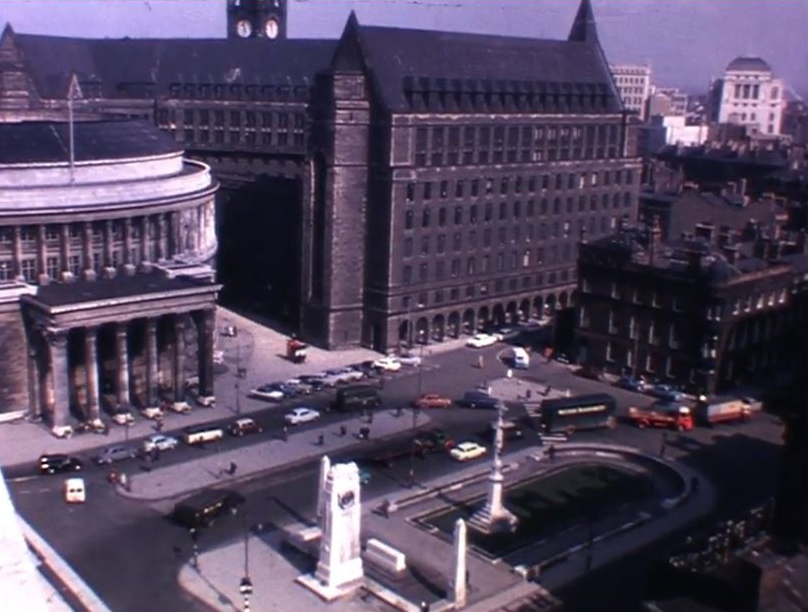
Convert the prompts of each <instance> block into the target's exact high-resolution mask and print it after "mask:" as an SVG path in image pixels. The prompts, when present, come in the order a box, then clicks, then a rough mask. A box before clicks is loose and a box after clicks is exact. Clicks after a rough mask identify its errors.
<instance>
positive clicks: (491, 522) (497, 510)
mask: <svg viewBox="0 0 808 612" xmlns="http://www.w3.org/2000/svg"><path fill="white" fill-rule="evenodd" d="M504 409H505V405H504V403H503V402H499V404H498V406H497V426H496V435H495V437H494V461H493V464H492V466H491V473H490V474H489V476H488V482H489V483H490V484H491V486H490V488H489V489H488V499H487V500H486V502H485V506H484V507H483V508H482V509H481V510H478V511H477V512H475V513H474V515H473V516H472V517H471V520H469V525H470V526H471V527H473V528H474V529H476V530H477V531H481V532H483V533H499V532H502V531H514V530H516V525H517V523H518V519H517V518H516V516H514V514H513V513H512V512H511V511H510V510H508V509H507V508H506V507H505V506H504V505H503V503H502V489H503V487H502V483H503V481H504V480H505V478H504V477H503V475H502V441H503V433H502V413H503V411H504Z"/></svg>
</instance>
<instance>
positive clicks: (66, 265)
mask: <svg viewBox="0 0 808 612" xmlns="http://www.w3.org/2000/svg"><path fill="white" fill-rule="evenodd" d="M59 229H60V236H59V238H60V245H59V247H60V249H61V258H62V266H61V268H62V282H64V283H69V282H71V281H72V280H73V273H72V272H71V271H70V224H69V223H63V224H62V226H61V227H60V228H59Z"/></svg>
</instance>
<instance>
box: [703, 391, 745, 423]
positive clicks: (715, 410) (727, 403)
mask: <svg viewBox="0 0 808 612" xmlns="http://www.w3.org/2000/svg"><path fill="white" fill-rule="evenodd" d="M751 418H752V405H751V404H750V403H748V402H745V401H744V400H743V399H741V398H739V397H713V398H708V397H705V396H703V395H702V396H700V397H699V399H698V402H697V403H696V419H697V420H698V422H699V423H701V424H702V425H707V426H708V427H711V426H713V425H717V424H720V423H740V422H743V421H748V420H749V419H751Z"/></svg>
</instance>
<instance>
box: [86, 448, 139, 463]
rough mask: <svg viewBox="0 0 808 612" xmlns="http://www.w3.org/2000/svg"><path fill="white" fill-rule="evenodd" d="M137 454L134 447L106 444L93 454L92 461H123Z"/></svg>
mask: <svg viewBox="0 0 808 612" xmlns="http://www.w3.org/2000/svg"><path fill="white" fill-rule="evenodd" d="M136 456H137V453H136V452H135V449H133V448H131V447H129V446H122V445H117V446H108V447H106V448H102V449H101V450H100V451H99V452H98V453H96V454H95V455H94V456H93V461H95V463H97V464H98V465H104V464H105V463H106V464H109V463H115V462H117V461H125V460H126V459H134V458H135V457H136Z"/></svg>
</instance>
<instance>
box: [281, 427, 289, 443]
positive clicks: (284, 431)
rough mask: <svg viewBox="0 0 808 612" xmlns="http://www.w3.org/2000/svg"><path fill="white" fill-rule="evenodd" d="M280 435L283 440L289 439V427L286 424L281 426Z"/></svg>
mask: <svg viewBox="0 0 808 612" xmlns="http://www.w3.org/2000/svg"><path fill="white" fill-rule="evenodd" d="M282 435H283V441H284V442H288V441H289V428H288V427H287V426H286V425H284V426H283V434H282Z"/></svg>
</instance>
